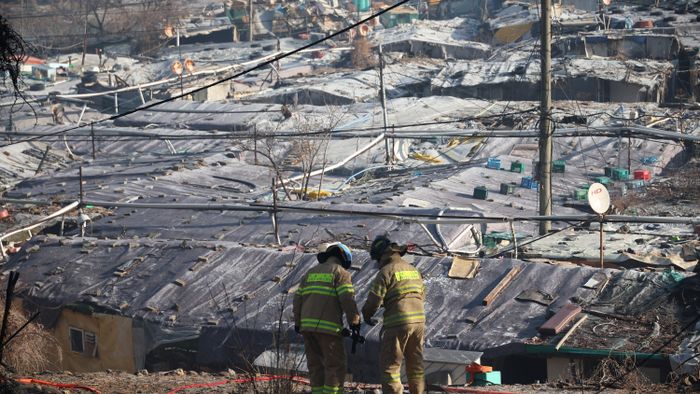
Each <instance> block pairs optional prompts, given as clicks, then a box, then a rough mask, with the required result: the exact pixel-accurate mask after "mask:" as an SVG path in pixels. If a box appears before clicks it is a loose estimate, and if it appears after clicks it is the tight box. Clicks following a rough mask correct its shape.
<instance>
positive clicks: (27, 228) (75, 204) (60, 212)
mask: <svg viewBox="0 0 700 394" xmlns="http://www.w3.org/2000/svg"><path fill="white" fill-rule="evenodd" d="M78 205H80V202H78V201H74V202H72V203H70V204H68V205H66V206H65V207H63V208H61V209H59V210H58V211H56V212H54V213H52V214H50V215H49V216H46V217H44V218H42V219H39V220H37V221H35V222H34V223H32V224H30V225H28V226H24V227H22V228H19V229H16V230H11V231H9V232H6V233H4V234H0V249H1V250H2V255H3V257H4V256H5V246H4V245H3V244H2V241H3V240H4V239H5V238H7V237H10V236H12V235H15V234H19V233H21V232H24V231H28V232H29V234H31V230H32V229H33V228H36V227H39V226H40V225H42V224H43V223H46V222H48V221H49V220H51V219H53V218H56V217H58V216H61V215H64V214H66V213H68V212H70V211H72V210H74V209H76V208H78ZM30 236H31V235H30Z"/></svg>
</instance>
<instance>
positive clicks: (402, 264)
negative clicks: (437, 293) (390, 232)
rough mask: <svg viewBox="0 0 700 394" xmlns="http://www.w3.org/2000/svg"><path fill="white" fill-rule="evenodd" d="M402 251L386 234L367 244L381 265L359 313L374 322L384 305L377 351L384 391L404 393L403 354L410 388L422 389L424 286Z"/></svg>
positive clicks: (372, 255)
mask: <svg viewBox="0 0 700 394" xmlns="http://www.w3.org/2000/svg"><path fill="white" fill-rule="evenodd" d="M405 253H406V247H405V246H399V245H397V244H396V243H393V242H391V240H389V238H387V237H385V236H379V237H377V238H376V239H375V240H374V242H372V247H371V248H370V256H371V257H372V259H374V260H377V261H378V262H379V265H380V267H381V268H380V270H379V273H378V274H377V276H376V278H375V279H374V281H373V282H372V286H371V288H370V293H369V296H368V297H367V302H365V305H364V306H363V307H362V316H363V318H364V321H365V323H367V324H370V325H375V324H376V321H375V320H374V319H373V318H372V316H374V314H375V313H376V312H377V310H378V309H379V307H381V306H382V305H384V321H383V329H382V334H381V349H380V355H379V357H380V368H381V373H382V392H383V393H384V394H390V393H398V394H400V393H403V385H402V384H401V373H400V370H401V363H402V362H403V359H404V358H405V359H406V375H407V377H408V387H409V392H410V393H411V394H419V393H424V392H425V376H424V370H423V344H424V337H425V309H424V297H425V288H424V286H423V277H422V276H421V274H420V272H419V271H418V270H417V269H416V268H415V267H414V266H413V265H411V264H409V263H407V262H406V261H404V260H403V259H402V258H401V256H403V255H404V254H405Z"/></svg>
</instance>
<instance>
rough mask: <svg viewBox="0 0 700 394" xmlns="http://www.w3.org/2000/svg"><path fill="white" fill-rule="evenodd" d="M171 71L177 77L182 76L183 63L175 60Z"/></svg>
mask: <svg viewBox="0 0 700 394" xmlns="http://www.w3.org/2000/svg"><path fill="white" fill-rule="evenodd" d="M170 70H172V72H173V74H175V75H182V63H180V61H179V60H175V63H173V65H172V66H170Z"/></svg>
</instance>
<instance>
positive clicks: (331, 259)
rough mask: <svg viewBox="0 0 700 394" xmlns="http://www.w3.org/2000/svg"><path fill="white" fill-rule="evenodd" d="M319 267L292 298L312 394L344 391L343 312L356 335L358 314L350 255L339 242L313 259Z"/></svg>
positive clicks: (309, 274)
mask: <svg viewBox="0 0 700 394" xmlns="http://www.w3.org/2000/svg"><path fill="white" fill-rule="evenodd" d="M316 257H317V259H318V262H319V263H320V264H319V265H317V266H315V267H313V268H312V269H310V270H309V272H307V273H306V275H305V276H304V278H303V279H302V280H301V283H300V284H299V289H298V290H297V292H296V294H295V295H294V305H293V311H294V330H295V331H296V332H300V333H301V335H302V336H303V337H304V351H305V352H306V362H307V365H308V368H309V380H310V381H311V382H310V383H311V392H312V394H335V393H342V392H343V383H344V381H345V372H346V361H345V348H344V347H343V341H342V332H343V313H344V314H345V318H346V319H347V322H348V325H349V326H350V328H351V329H352V330H353V332H357V333H359V330H360V314H359V313H358V310H357V304H355V290H354V288H353V287H352V282H351V280H350V273H349V272H348V271H347V270H348V268H350V265H351V264H352V253H351V252H350V249H348V247H347V246H345V245H343V244H342V243H334V244H331V245H329V246H328V247H327V248H326V249H325V251H321V252H320V253H318V255H317V256H316Z"/></svg>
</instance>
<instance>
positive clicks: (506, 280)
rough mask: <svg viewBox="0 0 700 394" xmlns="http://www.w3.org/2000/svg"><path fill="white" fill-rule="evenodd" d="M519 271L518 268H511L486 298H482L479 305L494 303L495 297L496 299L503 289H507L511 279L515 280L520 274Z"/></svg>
mask: <svg viewBox="0 0 700 394" xmlns="http://www.w3.org/2000/svg"><path fill="white" fill-rule="evenodd" d="M520 270H521V268H520V267H519V266H516V267H513V268H511V269H510V271H508V273H507V274H506V276H504V277H503V279H501V281H500V282H498V284H497V285H496V287H494V288H493V290H491V291H490V292H489V294H488V295H486V297H484V300H483V301H482V302H481V303H482V304H483V305H489V304H491V303H492V302H494V301H495V300H496V297H498V295H499V294H501V293H502V292H503V290H505V288H506V287H508V285H509V284H510V282H512V281H513V279H515V277H516V276H517V275H518V274H519V273H520Z"/></svg>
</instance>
